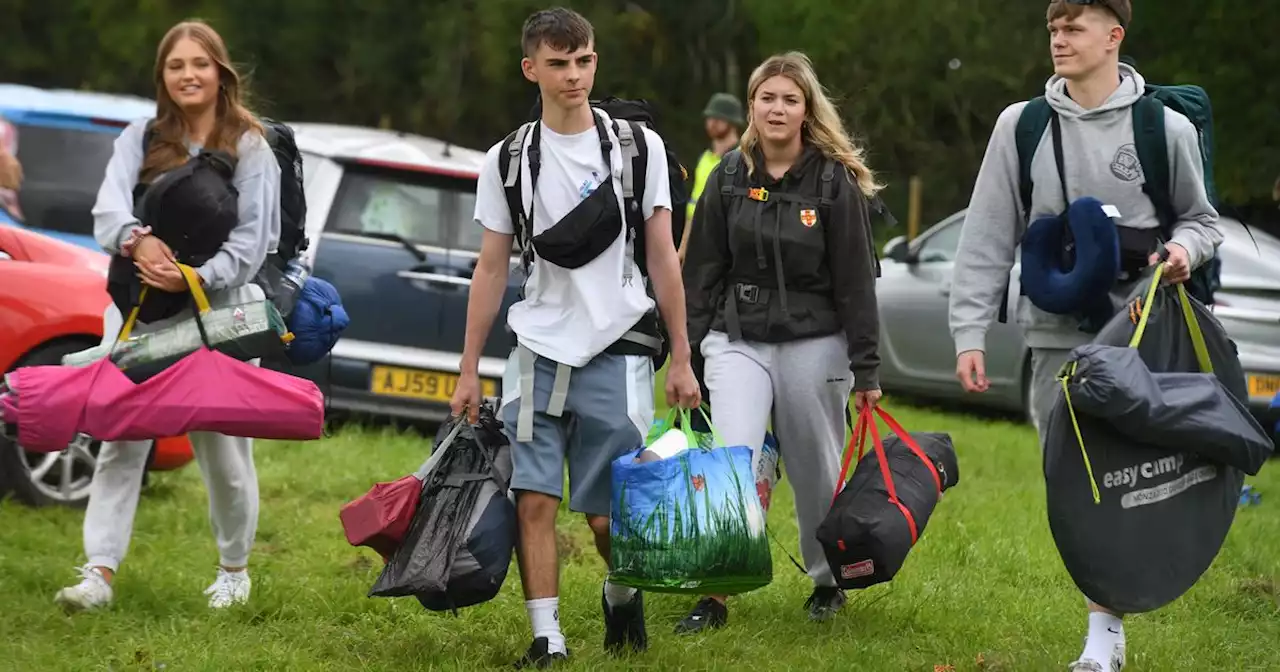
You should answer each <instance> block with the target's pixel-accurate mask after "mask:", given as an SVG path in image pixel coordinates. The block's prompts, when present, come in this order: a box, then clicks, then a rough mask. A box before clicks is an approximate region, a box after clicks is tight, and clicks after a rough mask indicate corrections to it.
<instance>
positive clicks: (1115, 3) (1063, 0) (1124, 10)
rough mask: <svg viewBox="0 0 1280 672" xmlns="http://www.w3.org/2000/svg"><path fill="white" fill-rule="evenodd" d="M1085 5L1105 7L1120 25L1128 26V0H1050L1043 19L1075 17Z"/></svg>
mask: <svg viewBox="0 0 1280 672" xmlns="http://www.w3.org/2000/svg"><path fill="white" fill-rule="evenodd" d="M1086 7H1097V8H1098V9H1105V10H1106V11H1108V12H1110V13H1111V15H1112V16H1114V17H1116V20H1117V21H1119V22H1120V25H1121V27H1123V28H1125V29H1128V28H1129V22H1130V21H1132V20H1133V4H1132V3H1131V2H1130V1H1129V0H1094V1H1093V2H1091V3H1079V2H1068V1H1067V0H1052V2H1050V3H1049V8H1048V9H1047V10H1045V19H1046V20H1048V21H1051V22H1052V21H1057V20H1058V19H1061V18H1063V17H1066V18H1067V19H1075V18H1077V17H1079V16H1080V15H1081V14H1083V13H1084V10H1085V8H1086Z"/></svg>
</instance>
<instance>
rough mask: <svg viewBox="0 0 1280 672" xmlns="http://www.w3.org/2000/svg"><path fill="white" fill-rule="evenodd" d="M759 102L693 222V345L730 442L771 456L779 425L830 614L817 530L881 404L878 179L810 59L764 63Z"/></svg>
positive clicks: (699, 619) (704, 611) (689, 277)
mask: <svg viewBox="0 0 1280 672" xmlns="http://www.w3.org/2000/svg"><path fill="white" fill-rule="evenodd" d="M747 100H748V104H749V108H750V114H749V119H748V125H747V130H746V132H745V133H743V135H742V143H741V146H740V148H739V149H735V150H732V151H730V152H729V153H727V154H726V155H725V157H724V159H722V160H721V162H720V165H719V166H717V167H716V169H715V170H714V171H713V172H712V174H711V176H710V178H708V180H707V186H706V188H705V190H704V191H703V193H702V197H701V199H700V201H699V203H698V207H697V209H696V211H695V219H696V221H694V222H692V223H691V224H690V227H691V228H692V233H691V236H692V237H691V239H690V241H689V248H688V257H687V260H686V262H685V267H684V277H685V287H686V291H687V299H686V301H687V303H688V306H689V308H688V311H689V339H690V341H691V342H694V343H695V344H697V345H695V347H699V348H701V352H702V354H703V356H704V357H705V359H706V369H705V381H706V384H707V388H708V390H709V391H710V396H711V399H710V402H711V415H712V418H711V419H712V422H713V423H714V424H715V426H716V429H718V430H719V432H720V434H721V435H722V436H723V437H724V440H725V442H726V443H727V444H728V445H731V446H733V445H747V446H752V447H753V449H754V450H755V451H756V459H757V460H759V452H760V447H761V445H762V444H763V442H764V437H765V431H766V428H767V425H768V423H769V421H770V419H772V421H773V432H774V435H775V436H776V437H777V439H778V444H779V452H780V454H781V456H782V460H783V462H784V463H785V465H786V473H787V476H788V477H789V478H790V479H791V483H792V490H794V491H795V494H796V516H797V519H798V522H799V526H800V538H801V551H802V554H803V556H804V562H805V565H806V567H807V571H808V574H809V576H810V577H811V578H812V579H813V583H814V590H813V593H812V595H810V597H809V599H808V601H807V602H806V603H805V606H806V608H807V610H808V612H809V616H810V618H812V619H814V620H825V619H827V618H829V617H831V616H832V615H833V614H834V613H835V612H836V611H837V610H839V609H840V608H841V606H843V604H844V594H843V592H841V591H840V590H839V589H838V588H837V587H836V583H835V579H834V578H833V577H832V575H831V569H830V568H829V567H828V566H827V562H826V559H825V557H824V555H823V553H822V547H821V546H820V545H819V544H818V541H817V539H816V538H815V537H814V533H815V531H816V530H817V527H818V525H819V523H821V522H822V519H823V516H825V515H826V513H827V510H828V508H829V506H830V503H831V495H832V493H833V492H834V489H835V486H836V479H837V477H838V475H839V472H840V465H839V458H840V452H841V448H842V447H843V444H844V436H845V419H846V413H847V406H848V403H849V397H850V393H851V392H852V393H853V394H854V396H855V400H854V401H855V404H856V405H857V406H858V407H859V408H860V407H861V406H863V405H868V404H869V405H873V406H874V405H875V404H876V402H877V401H878V400H879V398H880V383H879V380H878V377H877V376H878V374H877V370H878V367H879V362H880V359H879V355H878V354H877V341H878V338H877V337H878V333H879V320H878V312H877V307H876V293H875V283H876V277H877V275H878V265H877V261H876V256H875V251H874V248H873V244H872V237H871V224H870V222H869V202H870V199H871V198H872V197H874V196H875V195H876V193H877V192H878V191H879V190H880V189H882V185H880V184H879V183H878V182H877V181H876V179H875V175H874V174H873V172H872V171H871V169H870V168H869V167H868V166H867V163H866V161H865V159H864V156H863V150H862V148H861V147H859V146H858V145H857V144H855V143H854V142H853V141H852V140H851V139H850V138H849V135H848V134H847V133H846V132H845V129H844V126H843V124H842V123H841V121H840V116H839V113H838V112H837V111H836V108H835V106H834V105H833V104H832V103H831V101H830V100H829V99H828V98H827V96H826V94H825V93H824V91H823V88H822V85H821V84H820V83H819V82H818V78H817V76H816V75H815V74H814V72H813V66H812V64H811V63H810V62H809V59H808V58H807V57H806V56H805V55H804V54H802V53H799V52H790V53H785V54H780V55H776V56H773V57H770V58H769V59H768V60H766V61H765V62H764V63H762V64H761V65H760V66H759V67H758V68H756V70H755V71H754V72H753V73H752V74H751V78H750V80H749V82H748V91H747ZM757 468H758V467H757ZM757 476H759V475H757ZM727 618H728V610H727V608H726V607H725V598H724V597H722V596H710V597H706V598H704V599H703V600H702V601H700V602H699V603H698V605H697V606H696V607H695V608H694V609H693V611H692V612H691V613H690V614H689V616H688V617H687V618H685V620H683V621H681V623H680V624H679V626H677V632H681V633H684V632H697V631H700V630H703V629H705V628H708V627H712V628H714V627H720V626H723V625H724V624H725V622H726V620H727Z"/></svg>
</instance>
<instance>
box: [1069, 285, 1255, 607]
mask: <svg viewBox="0 0 1280 672" xmlns="http://www.w3.org/2000/svg"><path fill="white" fill-rule="evenodd" d="M1158 268H1159V269H1162V268H1163V267H1162V266H1161V267H1158ZM1160 275H1161V270H1157V272H1156V273H1155V274H1154V277H1153V279H1152V281H1151V283H1150V285H1149V286H1147V285H1144V286H1143V287H1142V288H1141V292H1138V293H1137V294H1138V295H1137V296H1136V297H1135V298H1134V299H1133V300H1132V301H1131V302H1130V304H1129V306H1128V308H1127V310H1121V311H1120V313H1118V314H1117V315H1115V316H1114V317H1113V318H1112V319H1111V320H1110V321H1109V322H1108V323H1107V325H1106V326H1105V327H1104V328H1103V329H1102V331H1100V332H1099V333H1098V335H1097V336H1096V337H1095V339H1094V341H1093V343H1094V344H1095V345H1109V346H1117V347H1126V346H1131V345H1132V346H1135V347H1137V349H1138V352H1139V353H1140V354H1141V357H1142V360H1143V362H1145V364H1146V366H1147V368H1148V369H1149V370H1150V371H1151V372H1153V373H1162V372H1168V373H1174V372H1184V373H1190V372H1197V371H1202V370H1203V371H1205V372H1208V370H1209V369H1210V368H1211V369H1212V373H1213V374H1215V375H1216V376H1217V378H1218V380H1219V381H1220V382H1221V384H1222V386H1223V387H1224V388H1225V389H1226V390H1228V391H1229V392H1230V393H1231V394H1232V395H1234V396H1235V397H1236V398H1237V399H1239V400H1240V401H1242V402H1245V403H1247V401H1248V392H1247V389H1246V387H1245V377H1244V373H1243V371H1242V369H1241V366H1240V361H1239V358H1238V357H1237V354H1236V348H1235V344H1234V343H1233V342H1232V341H1231V339H1230V338H1229V337H1228V336H1227V334H1226V332H1225V331H1224V330H1223V328H1222V325H1221V324H1219V323H1218V321H1217V320H1216V319H1215V318H1214V317H1213V315H1212V313H1210V312H1209V310H1208V309H1206V308H1205V307H1204V306H1203V305H1202V304H1200V303H1199V302H1198V301H1196V300H1195V299H1194V298H1192V297H1189V296H1188V295H1187V294H1186V292H1185V290H1184V289H1183V288H1182V286H1181V285H1175V286H1169V287H1159V281H1160ZM1184 315H1186V316H1191V317H1192V318H1193V319H1194V322H1193V324H1195V325H1197V326H1198V330H1192V329H1189V327H1188V321H1187V318H1186V317H1185V316H1184ZM1144 321H1145V326H1144V327H1143V328H1141V329H1139V325H1140V324H1142V323H1143V322H1144ZM1193 331H1194V332H1195V333H1198V334H1200V335H1202V336H1201V338H1199V339H1197V338H1195V337H1193V335H1192V333H1193ZM1197 340H1200V341H1202V343H1199V344H1198V343H1197V342H1196V341H1197ZM1197 350H1200V352H1201V358H1203V359H1207V362H1206V364H1209V363H1211V367H1210V366H1208V365H1204V366H1202V365H1201V363H1200V359H1199V358H1198V357H1197V352H1196V351H1197ZM1079 353H1080V351H1079V350H1078V351H1076V352H1075V353H1073V356H1075V355H1076V354H1079ZM1206 356H1207V357H1206ZM1071 366H1072V362H1070V361H1068V363H1067V365H1066V366H1065V367H1064V370H1063V371H1062V372H1060V373H1062V374H1064V375H1065V377H1066V379H1067V386H1066V388H1067V389H1066V390H1065V391H1064V389H1063V388H1062V386H1061V385H1060V386H1059V387H1058V388H1057V390H1056V399H1055V402H1054V406H1053V410H1052V412H1051V413H1050V414H1049V418H1048V420H1047V426H1046V429H1045V446H1044V475H1045V497H1046V498H1047V507H1048V517H1049V528H1050V531H1051V532H1052V534H1053V539H1054V543H1055V544H1056V545H1057V547H1058V551H1059V553H1060V554H1061V557H1062V562H1063V564H1064V565H1065V567H1066V570H1067V572H1068V574H1070V576H1071V578H1072V580H1073V581H1074V582H1075V584H1076V586H1077V587H1079V588H1080V590H1081V592H1083V593H1084V594H1085V596H1087V597H1088V598H1089V599H1090V600H1093V601H1094V602H1095V603H1097V604H1099V605H1101V606H1103V607H1106V608H1107V609H1110V610H1112V611H1116V612H1119V613H1140V612H1145V611H1150V610H1153V609H1157V608H1159V607H1161V606H1163V605H1165V604H1168V603H1169V602H1172V601H1173V600H1175V599H1177V598H1178V597H1180V596H1181V595H1182V594H1183V593H1185V592H1186V591H1187V590H1188V589H1190V588H1191V586H1192V585H1194V584H1195V582H1196V581H1197V580H1199V577H1200V576H1201V574H1203V573H1204V571H1205V570H1206V569H1207V568H1208V567H1209V565H1210V564H1211V563H1212V562H1213V559H1214V558H1215V557H1216V556H1217V554H1218V551H1219V549H1220V548H1221V547H1222V543H1223V540H1224V539H1225V538H1226V536H1227V532H1228V530H1230V528H1231V523H1232V520H1233V519H1234V517H1235V511H1236V506H1237V504H1238V503H1239V500H1240V489H1241V486H1242V484H1243V482H1244V474H1243V473H1242V472H1241V471H1240V470H1239V469H1236V468H1234V467H1230V466H1228V465H1226V464H1223V463H1221V462H1217V461H1215V460H1212V459H1209V458H1206V457H1204V456H1203V455H1202V454H1200V453H1198V452H1196V451H1195V450H1194V446H1187V449H1186V450H1176V449H1169V448H1160V447H1158V446H1156V445H1153V444H1150V443H1143V442H1139V441H1137V440H1135V439H1134V438H1133V437H1131V436H1128V435H1127V434H1126V433H1124V432H1121V431H1120V430H1118V429H1116V428H1115V427H1114V426H1113V425H1112V424H1110V422H1109V421H1108V420H1106V419H1101V418H1097V417H1091V416H1089V415H1087V414H1084V413H1081V412H1078V411H1077V412H1075V413H1073V412H1072V407H1071V404H1070V403H1069V400H1070V395H1069V391H1070V390H1071V389H1072V380H1071V376H1070V375H1069V374H1070V369H1071ZM1075 383H1076V385H1078V384H1079V381H1075ZM1077 427H1078V431H1079V435H1078V437H1077ZM1086 456H1087V459H1086Z"/></svg>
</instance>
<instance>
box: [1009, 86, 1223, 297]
mask: <svg viewBox="0 0 1280 672" xmlns="http://www.w3.org/2000/svg"><path fill="white" fill-rule="evenodd" d="M1166 107H1168V108H1169V109H1171V110H1173V111H1174V112H1177V113H1179V114H1181V115H1183V116H1185V117H1186V118H1187V119H1189V120H1190V121H1191V123H1192V125H1194V126H1195V127H1196V132H1197V133H1198V134H1199V136H1200V159H1201V161H1202V162H1203V164H1204V188H1205V192H1206V193H1207V194H1208V196H1209V203H1211V204H1212V205H1213V207H1215V208H1217V207H1218V190H1217V187H1216V186H1215V185H1214V180H1213V107H1212V105H1211V104H1210V102H1209V94H1207V93H1205V90H1204V89H1202V88H1200V87H1199V86H1196V85H1194V84H1179V85H1170V86H1160V85H1152V84H1148V85H1146V88H1145V91H1144V92H1143V94H1142V97H1141V98H1139V99H1138V101H1137V102H1136V103H1134V104H1133V135H1134V138H1133V140H1134V148H1135V149H1136V151H1137V154H1138V163H1139V164H1141V165H1142V174H1143V175H1144V176H1146V181H1145V182H1144V183H1143V185H1142V191H1143V193H1145V194H1146V195H1147V196H1148V197H1149V198H1150V199H1151V202H1152V203H1153V204H1154V205H1155V209H1156V216H1157V217H1159V218H1160V227H1161V231H1162V234H1163V238H1164V240H1165V241H1168V240H1169V238H1170V236H1172V235H1173V226H1174V224H1176V223H1177V221H1178V215H1177V212H1176V211H1175V210H1174V208H1173V189H1172V184H1170V179H1169V152H1168V143H1167V141H1166V137H1165V130H1164V109H1165V108H1166ZM1052 116H1053V109H1052V108H1051V107H1050V106H1049V101H1047V100H1045V98H1044V96H1037V97H1036V98H1033V99H1031V100H1030V101H1028V102H1027V106H1026V107H1025V108H1024V109H1023V110H1022V115H1021V116H1020V117H1019V118H1018V126H1017V130H1016V132H1015V139H1016V142H1017V147H1018V178H1019V180H1018V181H1019V188H1020V190H1021V194H1022V204H1023V205H1022V207H1023V215H1024V217H1025V218H1027V221H1030V219H1029V218H1030V215H1031V186H1032V184H1031V158H1032V156H1033V155H1034V154H1035V151H1036V147H1037V146H1039V144H1040V139H1041V138H1042V137H1044V132H1045V129H1046V128H1047V127H1048V126H1049V122H1050V118H1051V117H1052ZM1058 165H1059V170H1061V163H1059V164H1058ZM1221 274H1222V262H1221V260H1220V259H1218V257H1217V256H1214V257H1213V258H1212V259H1210V260H1209V261H1206V262H1205V263H1203V264H1201V265H1200V267H1199V268H1197V269H1196V270H1194V271H1192V273H1191V278H1190V279H1189V280H1187V282H1186V287H1187V291H1188V292H1190V293H1191V295H1192V296H1194V297H1195V298H1196V299H1197V300H1199V301H1200V302H1201V303H1203V304H1205V305H1212V304H1213V294H1214V292H1215V291H1217V290H1218V288H1220V287H1221V286H1222V282H1221V280H1220V276H1221Z"/></svg>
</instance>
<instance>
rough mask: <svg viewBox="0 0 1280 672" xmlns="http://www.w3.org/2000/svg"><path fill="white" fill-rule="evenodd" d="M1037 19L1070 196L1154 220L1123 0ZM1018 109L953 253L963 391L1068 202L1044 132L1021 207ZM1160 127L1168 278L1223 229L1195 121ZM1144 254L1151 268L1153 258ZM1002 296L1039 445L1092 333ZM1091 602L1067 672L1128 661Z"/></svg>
mask: <svg viewBox="0 0 1280 672" xmlns="http://www.w3.org/2000/svg"><path fill="white" fill-rule="evenodd" d="M1046 18H1047V20H1048V29H1049V35H1050V47H1051V53H1052V56H1053V65H1054V76H1053V77H1051V78H1050V79H1049V80H1048V82H1047V83H1046V84H1045V97H1046V99H1047V100H1048V102H1049V105H1050V106H1051V108H1052V110H1053V111H1054V112H1055V113H1056V114H1057V115H1058V118H1059V119H1060V124H1061V134H1062V152H1063V157H1062V158H1063V166H1064V168H1063V174H1064V176H1065V182H1066V188H1067V190H1068V193H1067V197H1069V199H1070V200H1075V199H1078V198H1081V197H1084V196H1092V197H1095V198H1097V199H1099V200H1100V201H1101V202H1103V203H1105V204H1111V205H1114V206H1115V207H1116V208H1117V209H1118V210H1119V212H1120V217H1119V218H1118V219H1113V221H1115V222H1116V223H1117V224H1118V225H1119V226H1122V227H1131V228H1134V229H1154V228H1155V227H1158V226H1159V225H1160V222H1159V219H1158V217H1157V213H1156V209H1155V206H1154V204H1153V203H1152V202H1151V200H1150V199H1149V198H1148V197H1147V196H1146V195H1145V194H1144V193H1143V191H1142V184H1143V179H1144V178H1143V175H1142V170H1141V166H1140V164H1139V163H1138V161H1137V153H1136V151H1135V144H1134V132H1133V131H1134V129H1133V115H1132V110H1131V109H1130V108H1131V106H1132V105H1133V104H1134V102H1136V101H1137V100H1138V99H1139V98H1140V97H1141V96H1142V94H1143V87H1144V85H1145V81H1144V80H1143V78H1142V75H1140V74H1139V73H1138V72H1137V70H1135V69H1134V68H1132V67H1131V66H1129V65H1126V64H1122V63H1121V62H1120V58H1119V52H1120V45H1121V42H1122V41H1123V40H1124V36H1125V29H1126V28H1127V26H1128V25H1129V21H1130V19H1131V18H1132V7H1131V5H1130V2H1129V0H1053V1H1052V2H1050V3H1049V8H1048V11H1047V15H1046ZM1026 104H1027V101H1022V102H1018V103H1014V104H1013V105H1010V106H1009V107H1008V108H1006V109H1005V110H1004V111H1003V112H1002V113H1001V114H1000V117H999V119H997V121H996V125H995V128H994V130H993V131H992V134H991V139H990V141H989V143H988V145H987V152H986V156H985V157H984V158H983V162H982V167H981V169H980V170H979V172H978V178H977V181H976V183H975V185H974V191H973V196H972V200H971V201H970V204H969V209H968V213H967V215H966V217H965V226H964V229H963V231H962V233H961V236H960V244H959V249H958V251H957V254H956V261H955V267H954V276H953V283H952V293H951V306H950V323H951V334H952V338H953V339H954V340H955V344H956V353H957V362H956V376H957V377H958V378H959V379H960V382H961V384H962V386H963V387H964V389H965V390H966V391H967V392H983V391H986V389H987V387H988V382H987V379H986V373H985V365H984V360H985V357H984V352H985V340H986V332H987V328H988V327H989V325H990V324H991V320H992V319H993V318H994V317H995V316H996V312H997V310H998V309H999V307H1000V305H1001V303H1002V300H1004V298H1005V292H1006V291H1007V289H1008V286H1009V274H1010V270H1011V269H1012V267H1013V264H1014V253H1015V250H1016V248H1017V246H1018V244H1019V241H1020V240H1021V238H1022V235H1023V233H1024V232H1025V231H1026V228H1027V226H1028V222H1029V221H1035V220H1036V219H1037V218H1040V217H1044V216H1055V215H1058V214H1059V213H1062V212H1063V211H1064V210H1065V209H1066V208H1067V205H1068V203H1069V201H1068V200H1067V199H1066V198H1064V194H1063V193H1062V190H1063V187H1062V184H1061V182H1060V181H1059V179H1058V168H1057V163H1056V161H1055V156H1054V148H1053V141H1052V138H1051V133H1050V132H1048V131H1046V132H1045V133H1044V135H1043V137H1041V139H1040V143H1039V145H1038V146H1037V148H1036V152H1035V155H1034V157H1033V158H1032V161H1031V177H1032V183H1033V188H1032V195H1031V203H1029V204H1024V203H1023V202H1022V197H1021V195H1020V191H1019V171H1018V165H1019V164H1018V152H1017V148H1016V146H1015V128H1016V126H1017V123H1018V117H1019V115H1020V114H1021V113H1022V110H1023V108H1024V107H1026ZM1165 129H1166V135H1167V142H1168V151H1169V166H1170V175H1171V176H1172V189H1173V193H1172V196H1171V199H1172V202H1173V206H1174V209H1175V210H1176V212H1177V217H1178V221H1177V223H1176V224H1175V225H1174V226H1173V230H1172V235H1171V237H1170V239H1169V242H1168V244H1167V245H1166V248H1167V250H1168V253H1169V257H1168V264H1167V266H1166V272H1165V277H1166V278H1167V279H1168V280H1169V281H1170V282H1183V281H1185V280H1187V279H1188V278H1189V277H1190V273H1191V271H1192V270H1193V269H1195V268H1197V267H1198V266H1200V265H1201V264H1203V263H1204V262H1206V261H1208V260H1210V259H1212V258H1213V256H1214V255H1215V254H1216V250H1217V247H1218V245H1219V244H1220V243H1221V242H1222V232H1221V230H1220V229H1219V227H1218V213H1217V211H1216V210H1215V209H1214V208H1213V206H1212V205H1211V203H1210V201H1209V198H1208V195H1207V194H1206V192H1205V187H1204V181H1203V180H1204V174H1203V168H1202V164H1201V159H1200V149H1199V136H1198V134H1197V131H1196V129H1195V127H1194V126H1193V125H1192V123H1191V122H1190V121H1189V120H1188V119H1187V118H1186V117H1184V116H1182V115H1180V114H1178V113H1176V112H1173V111H1171V110H1166V111H1165ZM1024 206H1029V207H1025V208H1024ZM1024 212H1026V213H1028V215H1029V216H1028V215H1024ZM1113 217H1114V216H1113ZM1148 261H1149V263H1154V262H1155V261H1156V257H1155V255H1152V256H1151V258H1150V259H1149V260H1148ZM1132 289H1133V281H1129V282H1128V283H1118V286H1116V287H1114V288H1113V290H1112V295H1113V297H1116V298H1120V299H1121V300H1123V297H1125V296H1127V295H1128V293H1129V292H1130V291H1131V290H1132ZM1009 301H1010V305H1011V306H1012V305H1015V301H1016V314H1017V320H1018V323H1019V324H1020V325H1021V326H1022V328H1023V331H1024V334H1025V338H1026V341H1027V344H1028V345H1029V346H1030V348H1031V389H1030V397H1031V398H1030V400H1029V406H1030V411H1031V416H1032V422H1033V423H1034V424H1035V426H1036V428H1037V431H1039V432H1040V433H1041V435H1040V436H1041V442H1042V443H1043V439H1044V435H1043V424H1044V423H1043V422H1042V421H1041V418H1044V417H1046V416H1047V412H1048V409H1049V408H1050V406H1049V404H1051V403H1052V398H1053V395H1052V391H1053V388H1052V386H1053V385H1054V382H1055V381H1054V374H1055V373H1056V372H1057V371H1058V369H1059V368H1061V366H1062V364H1063V363H1064V362H1065V361H1066V358H1067V355H1068V354H1069V353H1070V351H1071V349H1072V348H1075V347H1077V346H1080V345H1083V344H1085V343H1087V342H1088V341H1089V340H1090V338H1091V335H1090V334H1088V333H1085V332H1083V331H1081V330H1080V328H1079V325H1080V323H1079V320H1078V319H1077V318H1075V317H1072V316H1068V315H1057V314H1053V313H1048V312H1045V311H1043V310H1040V309H1039V308H1037V307H1036V306H1034V305H1032V303H1031V302H1030V301H1029V300H1017V297H1010V298H1009ZM1088 608H1089V630H1088V636H1087V638H1086V640H1085V648H1084V652H1083V653H1082V654H1081V656H1080V658H1079V659H1078V660H1076V661H1075V662H1074V663H1072V664H1071V666H1070V668H1069V669H1070V670H1073V671H1076V672H1105V671H1106V670H1110V671H1111V672H1119V670H1120V669H1121V668H1123V667H1124V662H1125V642H1124V630H1123V626H1122V622H1121V619H1120V616H1119V615H1116V614H1111V613H1109V612H1107V611H1106V610H1105V609H1103V608H1102V607H1100V606H1098V605H1095V604H1092V603H1088Z"/></svg>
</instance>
